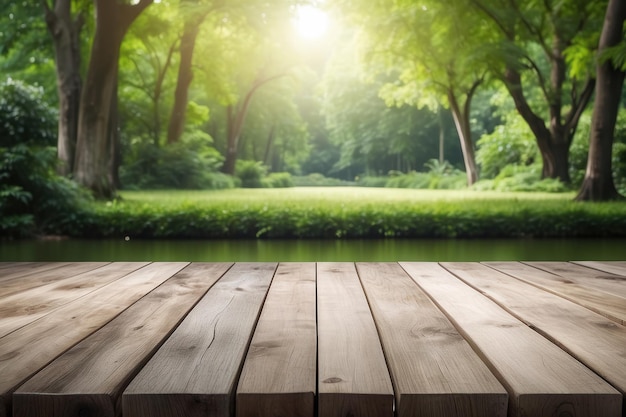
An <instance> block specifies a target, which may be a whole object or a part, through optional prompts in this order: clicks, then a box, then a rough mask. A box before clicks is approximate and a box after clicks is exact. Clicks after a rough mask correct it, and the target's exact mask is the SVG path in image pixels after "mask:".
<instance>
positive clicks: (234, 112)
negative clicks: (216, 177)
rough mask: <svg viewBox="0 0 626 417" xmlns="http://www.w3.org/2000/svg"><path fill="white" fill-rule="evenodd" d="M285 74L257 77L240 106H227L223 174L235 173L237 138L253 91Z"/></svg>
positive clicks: (239, 135)
mask: <svg viewBox="0 0 626 417" xmlns="http://www.w3.org/2000/svg"><path fill="white" fill-rule="evenodd" d="M285 75H286V74H277V75H274V76H272V77H268V78H265V79H257V80H256V81H255V82H254V83H253V84H252V87H251V88H250V90H249V91H248V93H247V94H246V96H245V98H244V100H243V102H242V103H241V106H235V107H233V106H228V109H227V117H226V119H227V128H226V135H227V139H226V157H225V159H224V165H223V166H222V172H223V173H224V174H228V175H235V165H236V164H237V154H238V151H239V138H240V137H241V131H242V130H243V125H244V122H245V121H246V116H247V115H248V108H249V107H250V102H251V101H252V97H253V96H254V93H256V92H257V90H258V89H259V88H260V87H261V86H263V85H265V84H267V83H268V82H270V81H272V80H275V79H277V78H280V77H283V76H285Z"/></svg>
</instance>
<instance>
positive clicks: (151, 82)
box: [119, 3, 180, 147]
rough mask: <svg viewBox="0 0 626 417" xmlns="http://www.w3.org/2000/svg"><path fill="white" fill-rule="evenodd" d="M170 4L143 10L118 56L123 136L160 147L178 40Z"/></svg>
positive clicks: (168, 107) (169, 100) (164, 127)
mask: <svg viewBox="0 0 626 417" xmlns="http://www.w3.org/2000/svg"><path fill="white" fill-rule="evenodd" d="M168 6H169V7H168ZM172 9H173V6H170V5H168V4H167V3H161V4H159V7H154V8H151V9H148V10H146V12H144V13H143V14H142V15H141V16H140V17H139V18H138V19H137V20H136V21H135V22H134V23H133V25H132V27H131V29H130V30H129V32H128V34H127V35H126V37H125V39H124V43H123V45H122V50H121V56H120V84H119V90H120V101H119V103H120V113H121V117H122V120H123V122H122V125H123V126H122V127H123V131H124V134H123V135H122V136H123V139H129V140H133V141H134V140H137V139H139V138H141V139H142V141H143V140H145V141H150V142H151V143H152V144H153V145H154V146H156V147H160V146H161V145H162V142H163V139H164V137H165V134H164V132H165V131H167V124H166V123H164V121H163V119H164V113H166V112H168V111H169V110H170V108H171V99H170V96H171V94H170V91H171V90H172V89H173V85H174V83H175V79H174V77H173V76H172V75H173V73H174V65H173V62H174V59H175V58H174V55H175V52H176V50H177V48H178V45H179V42H180V39H179V36H178V35H177V34H176V30H175V26H174V25H175V16H176V15H175V13H174V12H173V10H172Z"/></svg>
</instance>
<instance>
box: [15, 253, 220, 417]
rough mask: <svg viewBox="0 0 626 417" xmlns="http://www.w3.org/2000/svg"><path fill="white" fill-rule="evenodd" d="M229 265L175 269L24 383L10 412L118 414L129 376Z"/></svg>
mask: <svg viewBox="0 0 626 417" xmlns="http://www.w3.org/2000/svg"><path fill="white" fill-rule="evenodd" d="M229 267H230V265H229V264H202V263H194V264H192V265H190V266H188V267H186V268H185V269H183V270H181V271H179V272H178V273H176V275H174V276H173V277H172V278H170V279H168V280H167V281H165V282H164V283H163V284H161V285H160V286H159V287H157V288H156V289H154V291H151V292H150V293H149V294H147V295H146V296H145V297H143V298H142V299H140V300H139V301H137V302H136V303H135V304H133V305H132V306H131V307H129V308H128V309H127V310H125V311H124V312H123V313H121V314H120V315H119V316H117V317H116V318H115V319H113V320H112V321H111V322H109V323H108V324H106V325H105V326H104V327H102V328H101V329H100V330H98V331H97V332H95V333H93V334H92V335H91V336H89V337H88V338H86V339H84V340H83V341H82V342H80V343H79V344H77V345H75V346H74V347H73V348H72V349H70V350H69V351H67V352H65V353H64V354H63V355H62V356H60V357H59V358H57V359H56V360H55V361H53V362H52V363H51V364H50V365H48V366H47V367H46V368H44V369H43V370H42V371H40V372H39V373H38V374H36V375H35V376H34V377H33V378H31V379H30V380H29V381H28V382H26V384H24V385H22V386H21V387H20V388H19V389H18V390H17V391H16V392H15V395H14V396H13V401H14V405H13V409H14V412H13V415H14V417H37V416H42V415H45V416H47V417H63V416H67V415H80V413H83V414H84V413H86V412H87V413H88V414H89V415H97V416H108V417H115V416H118V415H120V414H121V413H122V410H121V409H120V408H119V406H118V404H119V399H120V396H121V394H122V390H123V389H124V387H125V386H126V385H127V384H128V383H129V382H130V381H129V378H130V377H131V376H132V375H135V374H136V373H137V372H138V371H139V369H140V367H141V366H142V365H143V364H144V363H145V362H146V361H147V358H148V357H149V356H150V355H151V354H152V353H153V352H154V351H155V350H156V348H157V347H158V346H159V345H160V344H161V343H162V341H163V340H164V339H165V338H166V337H167V336H168V335H169V333H170V332H171V331H172V329H173V328H174V326H176V325H177V324H178V323H179V322H180V321H181V320H182V318H183V316H184V315H185V314H186V313H187V312H188V311H189V310H191V308H192V307H193V306H194V305H195V304H196V303H197V302H198V300H199V299H200V297H202V296H203V295H204V294H205V293H206V292H207V291H208V289H209V288H210V287H211V286H212V285H213V284H214V283H215V282H216V281H217V280H218V279H219V278H220V277H221V276H222V275H223V274H224V273H225V272H226V270H227V269H228V268H229Z"/></svg>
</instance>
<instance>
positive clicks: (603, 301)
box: [485, 262, 626, 324]
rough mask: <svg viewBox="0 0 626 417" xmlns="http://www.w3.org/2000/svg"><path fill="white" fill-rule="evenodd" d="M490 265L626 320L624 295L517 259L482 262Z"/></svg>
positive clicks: (611, 316) (602, 312) (618, 321)
mask: <svg viewBox="0 0 626 417" xmlns="http://www.w3.org/2000/svg"><path fill="white" fill-rule="evenodd" d="M485 265H488V266H489V267H491V268H494V269H496V270H498V271H501V272H504V273H505V274H508V275H510V276H512V277H515V278H517V279H519V280H521V281H524V282H527V283H529V284H532V285H535V286H536V287H538V288H541V289H543V290H545V291H549V292H551V293H553V294H556V295H558V296H560V297H563V298H565V299H568V300H570V301H573V302H575V303H577V304H580V305H582V306H584V307H586V308H588V309H590V310H593V311H595V312H596V313H598V314H602V315H603V316H605V317H607V318H609V319H611V320H614V321H616V322H617V323H620V324H626V299H624V298H623V297H619V296H616V295H614V294H610V293H607V292H605V291H602V290H599V289H596V288H591V287H589V286H585V285H584V284H583V283H579V282H575V281H573V280H571V279H568V278H564V277H561V276H559V275H555V274H553V273H550V272H547V271H544V270H542V269H537V268H534V267H532V266H530V265H526V264H522V263H519V262H485Z"/></svg>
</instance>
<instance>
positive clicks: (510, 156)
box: [476, 113, 538, 178]
mask: <svg viewBox="0 0 626 417" xmlns="http://www.w3.org/2000/svg"><path fill="white" fill-rule="evenodd" d="M504 120H505V122H504V124H502V125H499V126H497V127H496V129H495V130H494V131H493V132H492V133H490V134H485V135H483V136H482V137H481V138H480V139H479V140H478V142H477V145H478V150H477V151H476V162H478V164H479V165H480V169H481V176H482V178H495V177H496V176H497V175H498V174H499V173H500V172H501V171H502V170H503V169H505V167H507V166H508V165H516V166H527V165H530V164H532V163H533V162H534V161H536V160H537V159H538V150H537V145H536V143H535V139H534V136H533V134H532V132H531V131H530V129H529V128H528V125H527V124H526V123H525V122H524V120H523V119H522V118H521V116H519V115H518V114H517V113H510V114H508V115H507V116H506V117H505V118H504Z"/></svg>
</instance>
